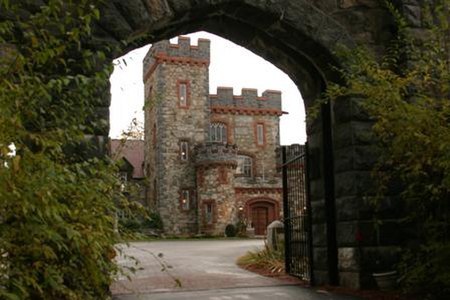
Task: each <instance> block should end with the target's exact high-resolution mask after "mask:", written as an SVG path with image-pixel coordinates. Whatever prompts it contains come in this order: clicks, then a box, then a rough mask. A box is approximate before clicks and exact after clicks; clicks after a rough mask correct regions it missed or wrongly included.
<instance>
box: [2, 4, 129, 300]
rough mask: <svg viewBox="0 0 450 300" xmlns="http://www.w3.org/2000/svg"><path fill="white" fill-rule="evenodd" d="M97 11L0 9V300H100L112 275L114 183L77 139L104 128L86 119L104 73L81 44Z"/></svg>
mask: <svg viewBox="0 0 450 300" xmlns="http://www.w3.org/2000/svg"><path fill="white" fill-rule="evenodd" d="M97 2H98V1H94V0H79V1H71V0H65V1H63V0H49V1H45V2H42V3H41V6H40V7H37V6H32V5H30V6H29V7H27V6H26V5H27V3H28V1H8V0H1V1H0V11H1V14H0V54H1V55H0V78H1V80H0V90H1V91H2V92H1V93H0V110H1V112H2V113H1V114H0V128H1V129H2V130H0V161H1V165H0V199H1V201H0V216H1V217H0V252H1V253H0V268H1V269H0V272H1V274H0V298H1V299H105V298H108V297H109V285H110V283H111V280H112V276H113V275H114V274H115V273H116V272H117V271H118V269H117V266H116V264H115V262H114V261H113V260H112V258H113V257H114V256H115V250H114V244H115V243H116V242H117V241H118V237H117V234H116V232H115V230H114V224H115V218H114V216H115V211H116V208H115V205H114V202H115V201H119V199H121V197H122V196H121V194H120V189H119V184H118V181H117V178H116V177H115V176H114V175H112V174H114V173H115V169H114V168H113V166H112V165H111V164H110V163H109V162H108V161H106V160H105V159H103V158H102V159H98V158H94V157H93V156H90V157H91V158H90V159H87V160H86V157H87V155H88V154H89V153H93V151H94V150H95V149H91V148H90V145H91V144H90V143H86V141H85V140H84V137H85V134H86V133H88V134H93V133H94V129H95V128H102V127H103V128H104V127H105V126H107V121H104V120H102V119H101V118H92V116H93V115H94V113H95V106H94V105H95V104H96V103H97V105H98V102H99V99H100V98H101V97H100V95H102V94H103V93H104V91H106V90H107V88H108V78H109V75H110V73H111V67H110V66H109V65H110V63H109V61H108V59H107V58H106V56H107V55H106V54H107V52H108V51H109V50H110V49H106V48H105V49H103V51H101V50H93V48H92V47H91V46H90V45H89V42H90V39H91V24H92V22H93V20H95V19H98V18H99V10H98V9H97V4H98V3H97ZM28 8H29V10H28ZM30 11H31V13H28V12H30ZM96 49H98V48H96ZM11 143H14V145H15V146H16V154H15V155H8V153H9V152H10V150H9V148H8V146H9V145H10V144H11Z"/></svg>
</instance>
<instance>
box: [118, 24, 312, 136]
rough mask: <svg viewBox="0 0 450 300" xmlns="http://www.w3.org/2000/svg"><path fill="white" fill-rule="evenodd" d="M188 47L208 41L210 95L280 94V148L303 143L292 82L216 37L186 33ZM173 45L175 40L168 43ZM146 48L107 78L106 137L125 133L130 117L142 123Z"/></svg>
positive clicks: (127, 58)
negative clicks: (221, 89) (227, 91)
mask: <svg viewBox="0 0 450 300" xmlns="http://www.w3.org/2000/svg"><path fill="white" fill-rule="evenodd" d="M188 36H189V37H191V44H194V45H197V39H198V38H199V37H200V38H207V39H210V40H211V63H210V66H209V83H210V84H209V88H210V90H209V91H210V93H211V94H215V93H216V89H217V86H229V87H233V88H234V94H235V95H240V94H241V88H243V87H244V88H256V89H258V95H261V93H262V92H263V91H264V90H266V89H271V90H280V91H281V92H282V107H283V111H287V112H289V114H288V115H283V116H282V117H281V122H280V138H281V144H282V145H288V144H293V143H301V144H303V143H304V142H305V141H306V130H305V112H304V106H303V100H302V99H301V96H300V92H299V91H298V89H297V87H296V85H295V84H294V83H293V82H292V80H291V79H290V78H289V77H288V76H287V75H286V74H285V73H284V72H282V71H281V70H279V69H278V68H276V67H275V66H273V65H272V64H271V63H269V62H267V61H266V60H264V59H263V58H261V57H259V56H257V55H255V54H253V53H252V52H250V51H249V50H247V49H245V48H242V47H240V46H238V45H236V44H234V43H232V42H230V41H228V40H226V39H223V38H221V37H219V36H216V35H213V34H210V33H207V32H197V33H193V34H189V35H188ZM171 41H172V43H176V41H177V40H176V39H172V40H171ZM149 48H150V45H148V46H145V47H142V48H139V49H136V50H134V51H132V52H130V53H128V54H126V55H125V56H123V57H121V58H119V59H117V60H116V61H115V62H114V63H115V67H114V72H113V74H112V75H111V79H110V81H111V94H112V102H111V108H110V116H111V130H110V136H111V137H113V138H117V137H119V136H120V134H121V133H122V131H124V130H127V128H128V126H129V125H130V123H131V120H132V119H133V118H137V119H138V120H140V121H142V122H143V120H144V113H143V111H142V107H143V105H144V84H143V82H142V60H143V58H144V56H145V54H146V53H147V51H148V49H149Z"/></svg>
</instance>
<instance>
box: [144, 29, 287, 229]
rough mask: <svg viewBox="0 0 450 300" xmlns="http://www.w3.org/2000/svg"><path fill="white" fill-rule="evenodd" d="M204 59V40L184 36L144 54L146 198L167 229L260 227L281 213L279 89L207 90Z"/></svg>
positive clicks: (206, 52)
mask: <svg viewBox="0 0 450 300" xmlns="http://www.w3.org/2000/svg"><path fill="white" fill-rule="evenodd" d="M209 62H210V42H209V40H205V39H199V40H198V46H193V45H191V44H190V39H189V38H186V37H179V39H178V44H171V43H170V42H169V41H161V42H159V43H156V44H154V45H153V46H152V47H151V49H150V50H149V52H148V53H147V55H146V57H145V59H144V84H145V108H144V110H145V171H146V174H147V178H148V180H149V182H148V187H149V188H148V193H147V198H148V202H149V204H150V206H151V207H152V208H154V209H155V210H157V211H158V212H159V213H160V215H161V217H162V220H163V223H164V230H165V232H167V233H168V234H176V235H190V234H197V233H202V234H212V235H223V233H224V229H225V227H226V225H228V224H236V223H237V222H238V221H242V222H244V223H246V224H247V227H248V229H249V230H250V231H252V230H254V231H255V233H256V234H257V235H260V234H264V233H265V228H266V226H267V225H268V224H269V223H270V222H271V221H273V220H276V219H279V218H280V214H281V209H280V208H281V179H280V174H279V173H278V172H277V170H276V152H275V150H276V148H277V147H278V146H279V117H280V115H281V114H282V111H281V93H280V92H279V91H272V90H266V91H265V92H263V93H262V96H258V92H257V90H255V89H242V92H241V95H233V89H232V88H225V87H219V88H218V89H217V93H216V94H215V95H210V94H209V76H208V67H209Z"/></svg>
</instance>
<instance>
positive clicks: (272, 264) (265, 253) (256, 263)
mask: <svg viewBox="0 0 450 300" xmlns="http://www.w3.org/2000/svg"><path fill="white" fill-rule="evenodd" d="M237 263H238V265H240V266H242V267H243V268H250V269H252V268H256V269H264V270H267V271H270V272H271V273H276V274H280V273H284V271H285V270H284V268H285V264H284V244H280V247H278V249H277V250H274V249H271V248H270V247H269V246H268V245H267V244H266V243H265V244H264V248H263V249H261V250H257V251H249V252H247V254H245V255H244V256H241V257H240V258H239V259H238V262H237Z"/></svg>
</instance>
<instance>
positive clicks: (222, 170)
mask: <svg viewBox="0 0 450 300" xmlns="http://www.w3.org/2000/svg"><path fill="white" fill-rule="evenodd" d="M218 172H219V174H218V181H219V184H227V183H228V174H227V168H226V166H220V167H219V169H218Z"/></svg>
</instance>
